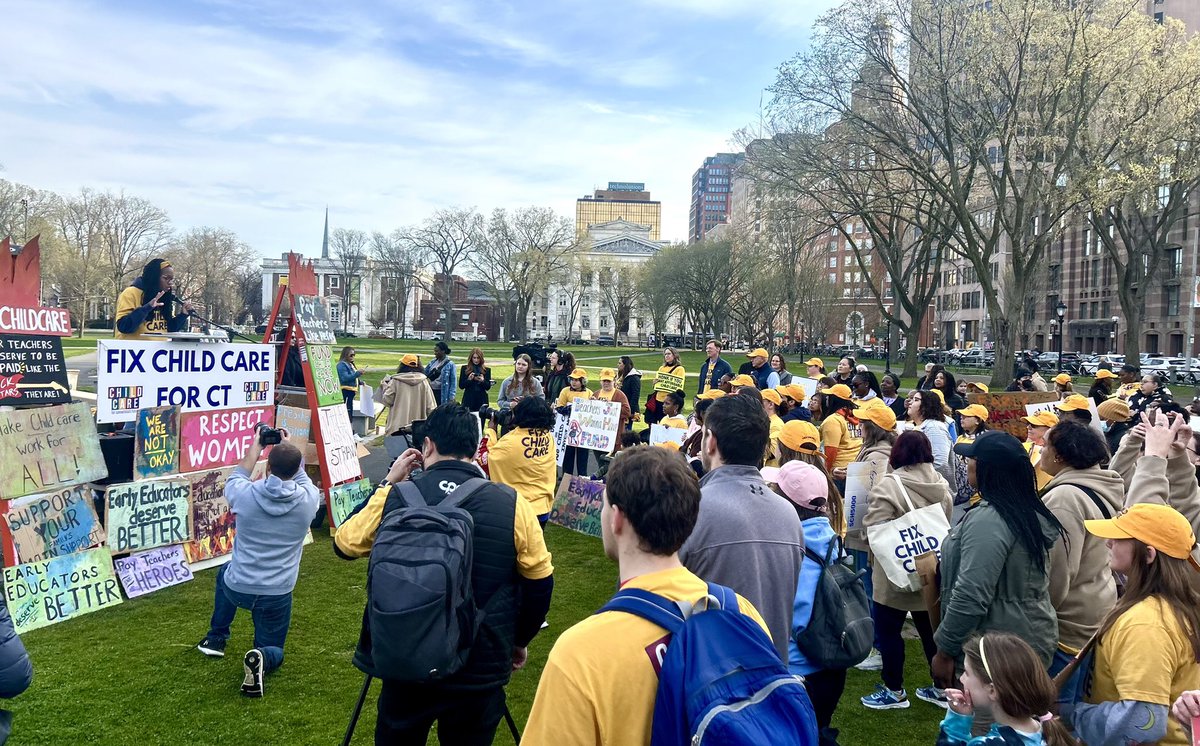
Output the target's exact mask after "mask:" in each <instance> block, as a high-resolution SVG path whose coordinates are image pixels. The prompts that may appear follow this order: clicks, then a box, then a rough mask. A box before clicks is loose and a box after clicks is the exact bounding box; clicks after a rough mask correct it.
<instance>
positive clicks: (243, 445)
mask: <svg viewBox="0 0 1200 746" xmlns="http://www.w3.org/2000/svg"><path fill="white" fill-rule="evenodd" d="M342 410H343V411H345V407H343V408H342ZM274 421H275V408H274V407H244V408H242V409H230V410H226V411H223V412H185V413H183V414H182V415H180V417H179V470H180V471H181V472H191V471H203V470H204V469H215V468H217V467H221V466H233V465H234V464H236V463H238V462H239V461H241V460H242V456H243V455H245V453H246V449H247V448H249V447H250V443H251V442H253V440H254V438H255V437H257V434H256V433H255V430H254V427H255V426H256V425H257V424H258V423H260V422H265V423H267V424H268V425H270V424H271V423H272V422H274Z"/></svg>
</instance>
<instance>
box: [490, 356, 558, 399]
mask: <svg viewBox="0 0 1200 746" xmlns="http://www.w3.org/2000/svg"><path fill="white" fill-rule="evenodd" d="M528 397H535V398H537V399H545V398H546V392H544V391H543V390H542V387H541V386H539V385H538V382H537V379H536V378H534V377H533V359H532V358H530V357H529V356H528V355H526V354H525V353H523V352H522V353H521V354H520V355H517V357H516V359H514V360H513V374H512V375H511V376H509V377H508V378H505V379H504V381H503V382H502V383H501V384H500V397H499V399H498V400H497V403H498V404H499V405H500V411H501V412H507V411H510V410H511V409H512V408H513V407H514V406H516V404H517V402H519V401H520V400H522V399H525V398H528Z"/></svg>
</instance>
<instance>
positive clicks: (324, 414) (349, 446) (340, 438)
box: [317, 404, 362, 484]
mask: <svg viewBox="0 0 1200 746" xmlns="http://www.w3.org/2000/svg"><path fill="white" fill-rule="evenodd" d="M317 421H318V425H319V427H320V428H321V444H322V446H323V447H324V451H325V466H326V468H327V469H328V470H329V479H330V483H331V484H338V483H339V482H345V481H348V480H351V479H358V478H359V477H361V476H362V467H361V466H359V463H358V441H356V440H355V439H354V431H353V430H352V429H351V428H350V415H348V414H346V405H345V404H336V405H334V406H332V407H321V408H320V409H318V410H317Z"/></svg>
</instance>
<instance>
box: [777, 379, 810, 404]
mask: <svg viewBox="0 0 1200 746" xmlns="http://www.w3.org/2000/svg"><path fill="white" fill-rule="evenodd" d="M778 390H779V391H782V392H783V394H784V396H786V397H788V398H789V399H791V400H792V401H795V402H803V401H804V400H805V399H807V398H808V392H807V391H805V390H804V387H803V386H801V385H800V384H798V383H789V384H788V385H786V386H780V387H779V389H778Z"/></svg>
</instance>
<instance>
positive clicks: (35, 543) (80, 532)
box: [4, 485, 105, 562]
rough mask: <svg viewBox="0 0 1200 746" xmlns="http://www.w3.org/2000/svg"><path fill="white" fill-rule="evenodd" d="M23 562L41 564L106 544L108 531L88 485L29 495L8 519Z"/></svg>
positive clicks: (15, 504)
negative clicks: (105, 530) (44, 561)
mask: <svg viewBox="0 0 1200 746" xmlns="http://www.w3.org/2000/svg"><path fill="white" fill-rule="evenodd" d="M4 520H5V522H6V523H8V530H9V533H10V534H12V538H13V544H14V545H15V547H16V551H17V560H18V561H19V562H39V561H41V560H47V559H51V558H52V557H61V556H62V555H64V554H71V553H72V552H78V551H79V550H81V549H87V548H88V547H94V546H98V545H100V544H102V543H104V537H105V532H104V527H103V526H102V525H100V519H99V517H98V516H97V515H96V509H95V507H93V504H92V490H91V488H89V487H87V486H85V485H76V486H74V487H67V488H66V489H64V490H60V491H58V492H49V493H46V494H42V495H27V496H25V497H21V498H18V499H16V500H14V501H13V502H12V505H11V507H9V509H8V512H7V513H6V514H5V515H4Z"/></svg>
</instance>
